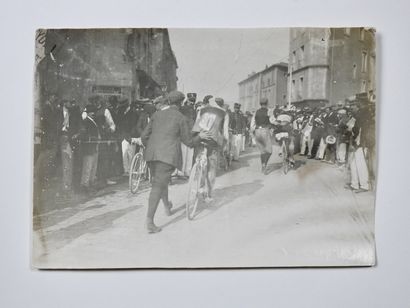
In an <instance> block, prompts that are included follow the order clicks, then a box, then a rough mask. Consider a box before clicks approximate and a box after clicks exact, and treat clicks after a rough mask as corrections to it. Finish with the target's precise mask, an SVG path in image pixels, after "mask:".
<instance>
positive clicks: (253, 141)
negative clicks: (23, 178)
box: [34, 91, 375, 233]
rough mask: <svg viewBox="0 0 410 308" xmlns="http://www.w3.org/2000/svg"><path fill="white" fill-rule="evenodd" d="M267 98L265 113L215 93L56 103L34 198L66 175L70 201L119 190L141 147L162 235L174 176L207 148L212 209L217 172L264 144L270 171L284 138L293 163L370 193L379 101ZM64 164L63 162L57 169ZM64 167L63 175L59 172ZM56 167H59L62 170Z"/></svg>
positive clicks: (48, 104) (44, 128)
mask: <svg viewBox="0 0 410 308" xmlns="http://www.w3.org/2000/svg"><path fill="white" fill-rule="evenodd" d="M268 105H269V102H268V100H267V99H266V98H262V99H261V101H260V106H261V107H260V109H258V110H256V112H253V113H251V112H249V111H247V112H245V113H244V112H242V111H241V105H240V104H238V103H234V104H233V110H231V108H230V105H229V104H227V103H225V102H224V100H223V99H222V98H219V97H217V98H214V97H213V96H212V95H206V96H205V97H204V98H203V100H202V101H197V94H196V93H188V94H187V96H186V99H185V95H184V94H183V93H181V92H178V91H172V92H170V93H168V94H164V95H163V96H161V97H158V98H156V99H154V100H149V99H140V100H135V101H130V100H129V99H127V98H123V97H117V96H108V97H105V96H99V95H93V96H91V97H90V98H89V99H88V103H87V104H86V105H85V107H83V108H81V107H80V105H79V104H78V102H76V101H75V100H67V99H62V100H60V99H59V98H58V97H57V96H56V95H50V96H49V98H48V99H47V100H46V101H45V102H44V104H43V105H42V106H41V117H40V131H39V137H40V138H41V145H40V150H39V154H38V155H36V157H35V160H36V161H35V169H34V184H35V186H34V193H35V202H36V201H37V202H39V200H40V199H41V195H42V193H43V192H44V191H45V190H46V189H47V187H48V186H49V185H50V182H51V181H52V179H53V176H52V171H53V170H56V169H58V170H60V172H61V179H62V191H63V196H64V195H66V196H68V197H70V195H71V194H72V192H73V191H79V192H82V193H85V194H90V193H93V192H94V191H95V190H96V189H98V188H99V187H101V186H106V185H111V184H115V183H117V182H118V181H119V180H120V179H121V178H122V177H123V176H128V173H129V170H130V164H131V161H132V158H133V157H134V155H135V153H136V152H137V151H139V150H140V149H141V147H142V149H144V155H145V159H146V161H147V162H148V164H149V167H150V171H151V175H152V188H151V192H150V196H149V201H148V204H149V206H148V213H147V229H148V232H150V233H155V232H158V231H160V228H159V227H157V226H156V225H155V224H154V215H155V212H156V209H157V207H158V203H159V201H160V200H162V201H163V203H164V206H165V209H166V213H167V214H171V213H172V211H171V209H172V202H171V201H170V200H168V185H169V182H170V180H171V177H172V176H173V175H174V176H180V177H185V178H186V177H189V175H190V172H191V168H192V166H193V164H194V162H195V157H196V156H197V155H198V152H199V149H200V147H201V146H204V145H205V146H206V147H207V150H208V151H207V153H208V156H207V159H208V170H207V177H208V182H209V183H210V184H209V185H208V187H207V192H206V198H205V200H206V201H212V188H213V185H214V183H215V178H216V173H217V169H218V168H224V169H227V168H228V167H229V164H230V162H231V161H234V162H235V161H238V160H239V159H240V156H241V153H242V152H243V151H245V148H246V147H253V146H257V147H258V149H259V151H260V156H261V157H260V159H261V165H262V172H263V173H265V174H267V172H266V171H267V165H268V162H269V159H270V157H271V154H272V148H273V145H274V144H275V142H276V143H277V140H276V139H277V138H275V137H277V136H278V134H282V133H286V134H287V136H289V138H288V139H287V140H288V142H287V144H286V146H287V147H288V152H289V159H290V161H291V162H292V163H294V154H300V155H302V156H307V158H308V159H316V160H321V161H324V162H328V163H330V164H335V165H337V166H340V167H341V168H342V167H345V168H344V169H345V170H346V171H347V172H346V174H347V181H346V188H347V189H352V190H354V191H355V192H364V191H368V190H370V189H371V183H372V181H373V180H374V173H375V172H374V170H375V169H374V166H375V162H374V160H375V110H374V97H372V99H368V100H363V101H361V102H357V101H356V102H350V101H345V103H339V104H337V105H335V106H329V107H317V108H310V107H308V106H305V107H303V108H295V107H294V106H292V107H290V106H282V107H278V106H277V107H276V108H273V109H272V108H268ZM57 161H60V163H59V164H58V163H57ZM57 165H59V166H60V165H61V168H55V167H56V166H57ZM53 167H54V168H53Z"/></svg>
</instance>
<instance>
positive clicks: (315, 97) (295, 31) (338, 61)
mask: <svg viewBox="0 0 410 308" xmlns="http://www.w3.org/2000/svg"><path fill="white" fill-rule="evenodd" d="M375 62H376V55H375V32H374V30H373V29H368V28H292V29H291V30H290V48H289V78H290V82H289V85H288V87H290V89H291V91H290V92H291V102H292V103H293V104H294V105H296V106H301V105H310V106H312V107H314V106H324V105H334V104H337V103H338V102H344V101H345V100H346V99H349V98H353V97H354V96H355V95H356V94H360V93H366V92H369V91H374V90H375Z"/></svg>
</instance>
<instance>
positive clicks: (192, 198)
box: [186, 162, 203, 220]
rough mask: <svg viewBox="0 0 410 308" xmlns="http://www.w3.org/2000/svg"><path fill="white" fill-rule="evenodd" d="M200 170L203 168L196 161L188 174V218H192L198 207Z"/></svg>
mask: <svg viewBox="0 0 410 308" xmlns="http://www.w3.org/2000/svg"><path fill="white" fill-rule="evenodd" d="M202 172H203V169H202V166H201V164H200V162H196V163H195V164H194V166H193V167H192V170H191V174H190V175H189V183H188V196H187V200H186V215H187V218H188V219H189V220H192V219H194V217H195V213H196V210H197V207H198V201H199V190H200V186H201V179H202Z"/></svg>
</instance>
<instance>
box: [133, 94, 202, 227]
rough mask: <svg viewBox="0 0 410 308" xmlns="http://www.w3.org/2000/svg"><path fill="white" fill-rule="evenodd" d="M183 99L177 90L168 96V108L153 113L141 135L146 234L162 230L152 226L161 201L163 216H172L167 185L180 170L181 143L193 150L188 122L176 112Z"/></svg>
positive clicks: (200, 135) (192, 140)
mask: <svg viewBox="0 0 410 308" xmlns="http://www.w3.org/2000/svg"><path fill="white" fill-rule="evenodd" d="M184 98H185V95H184V94H182V93H181V92H179V91H173V92H171V93H169V94H168V95H167V97H166V100H167V101H168V102H169V105H170V106H165V107H163V108H162V109H161V111H159V112H155V113H154V114H153V115H152V118H151V121H150V122H149V123H148V125H147V127H146V128H145V129H144V131H143V132H142V134H141V141H142V142H143V144H144V145H145V153H144V156H145V160H146V161H147V163H148V164H149V167H150V171H151V175H152V187H151V191H150V195H149V199H148V211H147V217H146V228H147V231H148V233H156V232H159V231H161V228H159V227H157V226H156V225H155V224H154V216H155V212H156V210H157V208H158V204H159V202H160V200H162V202H163V203H164V206H165V212H166V214H167V215H171V214H172V213H171V208H172V203H171V202H170V201H169V200H168V185H169V182H170V179H171V174H172V173H173V172H174V170H175V169H179V170H181V168H182V153H181V142H182V143H184V144H185V145H187V146H189V147H192V146H193V144H194V141H195V139H194V138H193V137H192V134H191V130H190V128H189V125H188V121H186V119H185V117H184V115H183V114H182V113H180V112H179V110H178V109H179V105H180V104H181V103H182V101H183V100H184ZM198 138H202V139H206V138H207V134H203V133H202V132H201V133H200V134H199V135H198Z"/></svg>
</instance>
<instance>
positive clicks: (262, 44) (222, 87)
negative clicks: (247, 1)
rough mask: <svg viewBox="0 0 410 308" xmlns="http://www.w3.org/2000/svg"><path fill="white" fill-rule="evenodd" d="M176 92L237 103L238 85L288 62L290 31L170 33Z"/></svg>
mask: <svg viewBox="0 0 410 308" xmlns="http://www.w3.org/2000/svg"><path fill="white" fill-rule="evenodd" d="M169 35H170V41H171V46H172V49H173V50H174V53H175V56H176V59H177V62H178V69H177V76H178V90H180V91H182V92H184V93H189V92H195V93H198V100H202V98H203V97H204V96H205V95H207V94H211V95H213V96H214V97H222V98H224V100H225V101H226V102H237V101H238V99H239V98H238V96H239V87H238V82H239V81H241V80H243V79H246V78H247V77H248V75H249V74H250V73H251V72H252V71H254V72H258V71H260V70H262V69H264V68H265V66H266V65H268V66H269V65H271V64H274V63H278V62H288V61H287V58H288V51H289V29H287V28H275V29H268V28H260V29H169Z"/></svg>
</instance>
